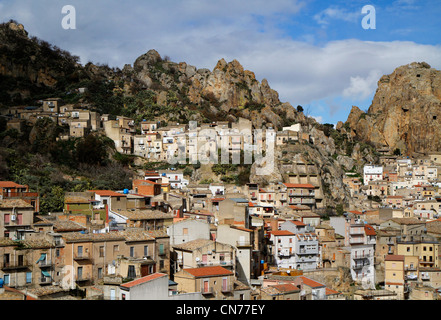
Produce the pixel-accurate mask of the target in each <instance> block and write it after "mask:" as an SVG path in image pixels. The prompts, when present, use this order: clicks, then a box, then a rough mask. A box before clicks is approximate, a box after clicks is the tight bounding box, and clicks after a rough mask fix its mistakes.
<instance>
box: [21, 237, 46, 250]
mask: <svg viewBox="0 0 441 320" xmlns="http://www.w3.org/2000/svg"><path fill="white" fill-rule="evenodd" d="M22 243H23V245H24V247H25V248H27V249H49V248H52V247H53V245H52V244H51V243H50V242H49V241H47V240H43V239H41V240H23V241H22Z"/></svg>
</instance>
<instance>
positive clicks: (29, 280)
mask: <svg viewBox="0 0 441 320" xmlns="http://www.w3.org/2000/svg"><path fill="white" fill-rule="evenodd" d="M26 283H32V272H26Z"/></svg>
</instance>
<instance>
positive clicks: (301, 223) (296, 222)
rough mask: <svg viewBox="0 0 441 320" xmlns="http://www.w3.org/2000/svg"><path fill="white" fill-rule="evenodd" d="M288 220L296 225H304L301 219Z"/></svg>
mask: <svg viewBox="0 0 441 320" xmlns="http://www.w3.org/2000/svg"><path fill="white" fill-rule="evenodd" d="M288 222H291V223H292V224H295V225H296V226H299V227H300V226H306V224H304V223H303V222H302V221H299V220H288Z"/></svg>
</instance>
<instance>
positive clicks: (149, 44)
mask: <svg viewBox="0 0 441 320" xmlns="http://www.w3.org/2000/svg"><path fill="white" fill-rule="evenodd" d="M65 6H71V7H73V8H74V10H70V11H62V9H63V7H65ZM365 6H370V7H369V8H370V9H371V10H369V11H366V10H365V11H363V8H364V7H365ZM372 9H373V10H372ZM440 16H441V1H439V0H395V1H394V0H392V1H386V0H375V1H364V0H351V1H349V0H332V1H322V0H271V1H264V0H251V1H248V0H216V1H214V0H181V1H177V0H160V1H159V0H154V1H153V0H125V1H122V0H93V1H85V0H39V1H35V0H13V1H12V0H0V21H1V22H5V21H8V20H10V19H14V20H17V21H18V22H19V23H22V24H23V25H24V27H25V29H26V30H27V31H28V32H29V34H30V35H31V36H37V37H38V38H40V39H43V40H46V41H48V42H50V43H51V44H53V45H56V46H58V47H60V48H62V49H65V50H68V51H69V52H71V53H72V54H74V55H77V56H79V57H80V59H81V63H82V64H86V63H87V62H89V61H91V62H93V63H101V64H108V65H109V66H111V67H119V68H122V67H123V66H124V65H125V64H131V65H133V62H134V61H135V60H136V58H137V57H139V56H140V55H142V54H144V53H146V52H147V51H149V50H150V49H155V50H157V51H158V52H159V54H160V55H161V56H162V57H165V56H168V57H170V59H171V61H174V62H187V63H188V64H190V65H193V66H195V67H197V68H208V69H210V70H212V69H213V68H214V67H215V66H216V63H217V61H218V60H220V59H222V58H224V59H225V60H226V61H232V60H233V59H236V60H238V61H239V62H240V63H241V64H242V66H243V67H244V69H247V70H251V71H253V72H254V73H255V75H256V78H257V79H258V80H259V81H262V79H267V80H268V83H269V85H270V87H271V88H273V89H274V90H276V91H277V92H278V93H279V98H280V100H281V101H282V102H289V103H291V105H293V106H294V107H296V106H297V105H301V106H302V107H303V109H304V110H305V111H304V112H305V113H306V114H307V115H309V116H313V117H314V118H315V119H316V120H317V121H319V122H321V123H332V124H336V123H337V122H338V121H343V122H344V121H346V119H347V117H348V115H349V112H350V110H351V108H352V106H354V105H355V106H358V107H359V108H360V109H361V110H367V109H368V108H369V106H370V104H371V102H372V98H373V96H374V94H375V90H376V88H377V82H378V80H379V79H380V77H381V76H382V75H384V74H390V73H392V72H393V70H394V69H395V68H397V67H399V66H401V65H405V64H409V63H412V62H414V61H416V62H422V61H425V62H427V63H428V64H430V65H431V66H432V67H433V68H436V69H438V70H441V32H440V30H441V19H440V18H439V17H440ZM68 18H70V19H69V20H68ZM63 22H64V27H63ZM66 22H68V24H69V25H70V26H71V27H73V26H74V27H75V28H71V29H68V28H66ZM73 22H75V24H74V25H73V24H72V23H73ZM366 23H367V25H366ZM368 27H370V28H368Z"/></svg>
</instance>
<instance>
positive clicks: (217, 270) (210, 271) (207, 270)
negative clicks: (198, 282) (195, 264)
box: [183, 266, 234, 278]
mask: <svg viewBox="0 0 441 320" xmlns="http://www.w3.org/2000/svg"><path fill="white" fill-rule="evenodd" d="M183 271H185V272H188V273H190V274H191V275H193V276H194V277H196V278H199V277H213V276H228V275H234V273H233V272H231V271H230V270H227V269H225V268H224V267H219V266H216V267H201V268H189V269H183Z"/></svg>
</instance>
